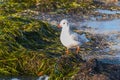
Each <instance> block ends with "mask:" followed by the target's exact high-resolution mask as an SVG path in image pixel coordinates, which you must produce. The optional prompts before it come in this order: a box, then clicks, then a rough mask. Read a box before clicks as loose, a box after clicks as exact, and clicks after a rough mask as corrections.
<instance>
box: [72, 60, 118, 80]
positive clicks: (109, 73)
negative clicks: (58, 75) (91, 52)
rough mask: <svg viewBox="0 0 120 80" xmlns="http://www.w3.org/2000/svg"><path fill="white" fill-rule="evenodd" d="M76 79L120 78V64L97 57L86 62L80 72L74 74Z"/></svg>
mask: <svg viewBox="0 0 120 80" xmlns="http://www.w3.org/2000/svg"><path fill="white" fill-rule="evenodd" d="M73 79H74V80H119V79H120V65H119V64H107V63H103V62H101V61H99V60H97V59H94V58H93V59H90V60H88V61H87V62H85V63H84V64H83V65H82V66H81V67H80V70H79V72H78V73H77V74H76V75H74V78H73Z"/></svg>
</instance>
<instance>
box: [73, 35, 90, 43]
mask: <svg viewBox="0 0 120 80" xmlns="http://www.w3.org/2000/svg"><path fill="white" fill-rule="evenodd" d="M72 38H73V39H74V40H76V41H78V42H80V43H85V42H89V40H88V39H87V38H86V36H85V34H82V35H80V34H77V33H73V34H72Z"/></svg>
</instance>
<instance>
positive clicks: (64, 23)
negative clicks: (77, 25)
mask: <svg viewBox="0 0 120 80" xmlns="http://www.w3.org/2000/svg"><path fill="white" fill-rule="evenodd" d="M68 26H69V23H68V21H67V20H66V19H63V20H61V21H60V24H58V28H63V27H68Z"/></svg>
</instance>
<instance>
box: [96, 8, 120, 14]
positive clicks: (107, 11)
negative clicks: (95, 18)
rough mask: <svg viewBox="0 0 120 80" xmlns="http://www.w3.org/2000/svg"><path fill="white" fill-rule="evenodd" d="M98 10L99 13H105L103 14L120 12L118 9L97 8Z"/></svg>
mask: <svg viewBox="0 0 120 80" xmlns="http://www.w3.org/2000/svg"><path fill="white" fill-rule="evenodd" d="M96 11H98V12H99V13H103V14H120V11H118V10H103V9H97V10H96Z"/></svg>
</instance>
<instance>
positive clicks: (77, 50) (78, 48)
mask: <svg viewBox="0 0 120 80" xmlns="http://www.w3.org/2000/svg"><path fill="white" fill-rule="evenodd" d="M79 50H80V47H79V46H77V49H76V54H78V52H79Z"/></svg>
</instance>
